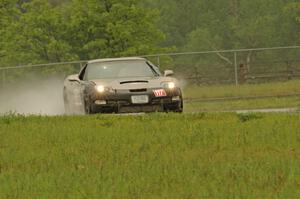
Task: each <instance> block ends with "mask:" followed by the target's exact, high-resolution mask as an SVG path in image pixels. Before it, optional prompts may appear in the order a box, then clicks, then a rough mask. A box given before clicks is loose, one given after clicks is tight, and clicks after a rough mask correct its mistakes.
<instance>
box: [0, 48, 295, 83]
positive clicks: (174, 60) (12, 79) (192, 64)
mask: <svg viewBox="0 0 300 199" xmlns="http://www.w3.org/2000/svg"><path fill="white" fill-rule="evenodd" d="M299 55H300V46H291V47H276V48H259V49H241V50H224V51H207V52H186V53H167V54H156V55H143V56H140V57H145V58H148V59H149V60H151V61H152V62H153V63H154V64H156V65H158V66H160V68H161V69H162V70H165V69H173V70H174V71H175V74H176V76H177V77H178V78H179V79H184V80H186V81H188V82H189V83H192V84H198V85H201V84H237V85H238V84H245V83H259V82H268V81H281V80H291V79H297V78H300V58H299ZM85 63H86V61H74V62H62V63H49V64H39V65H26V66H14V67H4V68H0V75H1V76H0V79H1V80H0V82H1V85H2V88H3V87H5V85H8V84H14V83H16V82H17V83H20V82H23V81H24V82H26V81H32V80H37V79H44V78H52V77H53V78H54V77H55V78H58V79H62V80H63V79H64V78H65V77H66V76H67V75H70V74H74V73H78V71H79V70H80V68H81V67H82V66H83V65H84V64H85Z"/></svg>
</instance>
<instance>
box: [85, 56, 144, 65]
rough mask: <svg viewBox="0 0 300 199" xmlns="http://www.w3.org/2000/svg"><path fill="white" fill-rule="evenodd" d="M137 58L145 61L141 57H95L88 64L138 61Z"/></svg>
mask: <svg viewBox="0 0 300 199" xmlns="http://www.w3.org/2000/svg"><path fill="white" fill-rule="evenodd" d="M138 60H143V61H145V60H146V59H145V58H141V57H122V58H107V59H95V60H91V61H88V64H93V63H100V62H114V61H138Z"/></svg>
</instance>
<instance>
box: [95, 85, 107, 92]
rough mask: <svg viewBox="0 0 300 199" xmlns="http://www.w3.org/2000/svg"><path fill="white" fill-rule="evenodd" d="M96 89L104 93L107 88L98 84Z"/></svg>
mask: <svg viewBox="0 0 300 199" xmlns="http://www.w3.org/2000/svg"><path fill="white" fill-rule="evenodd" d="M96 91H97V92H99V93H103V92H104V91H105V88H104V86H102V85H97V86H96Z"/></svg>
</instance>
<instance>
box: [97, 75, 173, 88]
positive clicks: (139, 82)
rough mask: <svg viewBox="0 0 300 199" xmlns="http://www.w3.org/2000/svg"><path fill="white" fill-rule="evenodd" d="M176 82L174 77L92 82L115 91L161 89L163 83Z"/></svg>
mask: <svg viewBox="0 0 300 199" xmlns="http://www.w3.org/2000/svg"><path fill="white" fill-rule="evenodd" d="M170 81H172V82H175V83H177V81H176V79H174V78H172V77H162V76H160V77H130V78H118V79H95V80H91V82H93V83H94V84H96V85H103V86H105V87H111V88H113V89H117V90H122V89H141V88H160V87H161V84H162V83H163V82H170Z"/></svg>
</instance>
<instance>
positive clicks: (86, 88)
mask: <svg viewBox="0 0 300 199" xmlns="http://www.w3.org/2000/svg"><path fill="white" fill-rule="evenodd" d="M172 75H173V71H171V70H166V71H165V72H164V75H162V74H161V72H160V71H159V69H158V67H156V66H155V65H153V64H152V63H151V62H150V61H148V60H146V59H144V58H116V59H98V60H93V61H89V62H88V63H87V64H86V65H85V66H84V67H83V68H82V69H81V71H80V73H79V74H76V75H71V76H69V77H67V78H66V80H65V82H64V91H63V92H64V104H65V111H66V113H67V114H76V113H80V112H83V113H85V114H92V113H138V112H169V111H172V112H182V110H183V100H182V93H181V89H180V87H179V83H178V81H177V79H175V78H173V77H172Z"/></svg>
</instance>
